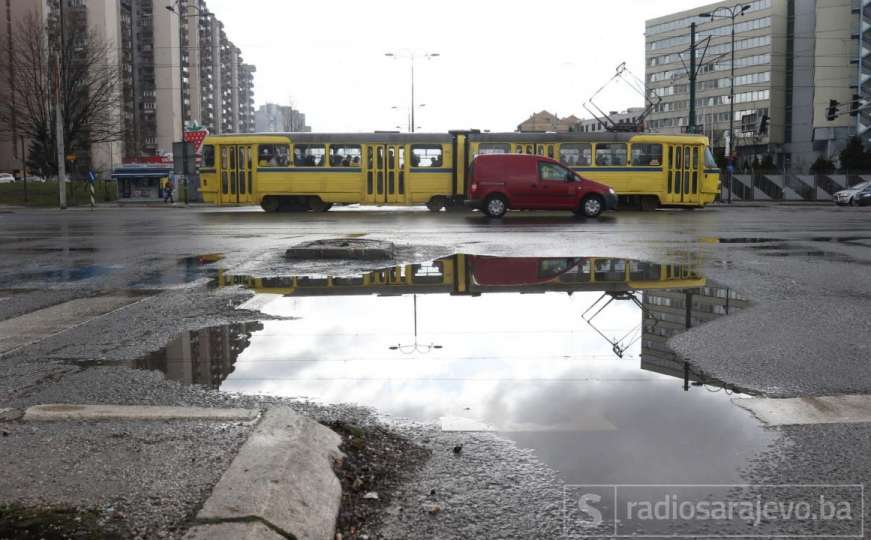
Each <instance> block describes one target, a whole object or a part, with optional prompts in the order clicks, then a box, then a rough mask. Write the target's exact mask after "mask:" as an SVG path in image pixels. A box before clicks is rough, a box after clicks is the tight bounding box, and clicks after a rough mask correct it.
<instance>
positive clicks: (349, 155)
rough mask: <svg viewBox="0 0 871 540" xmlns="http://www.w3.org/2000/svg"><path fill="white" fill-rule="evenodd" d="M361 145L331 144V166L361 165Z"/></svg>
mask: <svg viewBox="0 0 871 540" xmlns="http://www.w3.org/2000/svg"><path fill="white" fill-rule="evenodd" d="M362 155H363V154H362V153H361V152H360V145H357V144H349V145H336V144H333V145H330V167H359V166H360V156H362Z"/></svg>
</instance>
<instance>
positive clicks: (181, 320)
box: [0, 206, 871, 538]
mask: <svg viewBox="0 0 871 540" xmlns="http://www.w3.org/2000/svg"><path fill="white" fill-rule="evenodd" d="M0 225H2V226H0V320H4V319H11V318H14V317H17V316H19V315H22V314H25V313H30V312H32V311H34V310H36V309H40V308H42V307H46V306H51V305H55V304H58V303H61V302H65V301H67V300H70V299H73V298H80V297H89V296H93V295H99V294H106V293H112V294H116V295H125V294H129V295H144V299H143V300H142V301H140V302H137V303H135V304H134V305H132V306H131V307H129V308H127V309H124V310H122V311H120V312H119V313H118V314H116V315H113V316H111V317H104V318H101V319H100V320H97V321H93V322H91V323H88V324H85V325H83V326H81V327H78V328H73V329H71V330H68V331H66V332H63V333H61V334H59V335H56V336H52V337H50V338H48V339H45V340H43V341H41V342H40V343H37V344H35V345H31V346H28V347H25V348H23V349H21V350H18V351H15V352H14V353H12V354H7V355H5V356H0V367H2V372H3V373H4V375H3V376H2V377H0V407H8V406H11V407H24V406H27V405H29V404H35V403H46V402H64V401H65V402H106V403H160V404H164V403H166V404H203V405H212V404H226V403H228V402H230V403H236V402H244V403H247V404H250V403H251V399H250V398H245V397H242V398H238V397H233V396H227V395H222V394H215V393H213V392H202V391H199V390H197V389H195V388H187V387H183V386H180V385H176V384H174V383H164V382H162V381H161V379H160V377H157V376H153V375H151V374H146V373H142V372H129V371H128V370H123V369H120V368H114V367H111V366H113V365H115V364H118V363H123V362H129V361H132V360H134V359H136V358H138V357H141V356H142V355H144V354H146V353H148V352H151V351H154V350H156V349H158V348H159V347H161V346H163V345H165V344H166V343H167V342H169V341H170V340H171V339H172V338H173V336H175V335H176V334H178V333H180V332H181V331H182V330H186V329H192V328H199V327H204V326H211V325H215V324H222V323H226V322H233V321H247V320H255V319H261V320H262V319H263V318H264V317H263V316H262V315H259V314H257V313H254V312H247V311H239V310H236V309H234V307H235V306H236V305H238V304H239V303H240V302H242V301H243V300H245V299H247V298H248V297H249V296H250V293H248V292H246V291H243V290H237V289H233V288H229V289H217V290H214V289H210V288H209V287H208V286H207V284H208V282H209V278H210V276H211V274H210V273H209V272H208V271H205V270H202V269H201V268H200V267H199V266H197V265H191V264H189V263H187V262H186V261H187V260H189V259H187V258H189V257H192V256H201V255H206V254H215V253H221V254H223V256H224V258H223V259H222V260H220V261H219V262H218V263H216V266H217V267H220V268H223V269H226V270H229V271H232V272H234V273H236V274H243V275H248V276H274V275H290V274H293V275H299V274H315V275H320V274H327V273H329V274H330V275H341V274H346V275H353V274H355V273H359V272H360V271H363V270H369V269H375V268H378V267H381V266H384V264H383V263H344V264H342V265H336V264H333V263H325V262H292V263H291V262H288V261H286V260H285V259H284V258H283V257H282V253H283V250H284V249H285V248H286V247H288V246H289V245H291V244H293V243H297V242H302V241H308V240H315V239H321V238H335V237H347V236H354V237H364V238H372V239H381V240H390V241H393V242H395V243H396V244H397V246H398V248H399V250H398V259H399V260H398V261H397V262H424V261H429V260H432V259H435V258H438V257H442V256H447V255H451V254H453V253H458V252H462V253H469V254H483V255H500V256H539V257H593V256H596V257H620V258H632V259H639V260H646V261H655V262H663V263H665V262H685V261H690V260H691V261H693V262H695V263H697V264H699V265H700V267H701V269H702V271H703V273H704V274H705V276H706V277H707V278H708V279H711V280H715V281H716V282H717V283H720V284H723V285H726V286H729V287H733V288H735V289H736V290H738V291H740V292H741V294H742V295H744V296H746V297H748V298H750V299H751V300H752V302H753V303H754V307H752V308H751V309H748V310H745V311H742V312H741V313H739V314H737V315H733V316H730V317H727V318H724V319H722V320H718V321H715V322H713V323H710V324H708V325H703V326H701V327H698V328H695V329H693V330H691V331H689V332H686V333H684V334H681V335H680V336H677V337H676V338H674V339H673V340H672V341H671V345H672V347H673V348H674V349H675V350H676V351H677V352H678V353H680V354H681V356H683V357H684V358H687V359H689V360H690V361H691V362H692V363H693V365H694V366H695V367H696V368H697V369H700V370H703V371H704V372H705V373H706V374H709V375H710V376H712V377H715V378H717V379H720V380H723V381H726V382H728V383H730V384H733V385H735V386H737V387H740V388H743V389H746V390H748V391H751V392H754V393H761V394H766V395H772V396H794V395H814V394H837V393H857V392H858V393H868V392H869V391H871V367H869V366H871V362H869V359H871V317H869V316H868V313H871V276H869V265H871V249H869V248H871V208H862V209H852V208H834V207H829V206H771V207H732V208H726V207H717V208H708V209H705V210H699V211H692V212H690V211H659V212H655V213H646V214H642V213H620V214H610V215H608V216H606V217H605V218H603V219H601V220H590V221H583V220H577V219H575V218H574V217H570V216H568V215H562V214H532V213H522V214H515V215H510V216H509V217H507V218H506V219H505V220H503V221H501V222H495V221H488V220H485V219H482V218H480V217H478V216H477V215H468V214H446V213H442V214H438V215H433V214H430V213H428V212H425V211H417V210H371V211H361V210H359V209H353V208H349V209H334V210H333V211H330V212H329V213H326V214H300V215H273V214H265V213H263V212H260V211H259V210H249V209H213V208H204V207H192V208H188V209H185V208H179V207H175V208H99V209H97V210H96V211H93V212H92V211H88V210H79V209H75V210H69V211H66V212H58V211H55V210H20V209H13V210H10V211H8V212H6V211H3V213H0ZM209 268H213V267H209ZM104 366H109V367H104ZM234 400H236V401H234ZM295 406H297V407H299V408H300V409H302V410H304V411H307V412H310V413H311V414H313V415H314V416H316V417H320V418H331V417H335V416H339V417H342V416H343V415H345V416H355V417H359V418H368V416H367V414H366V413H365V412H363V411H360V410H358V409H356V408H353V407H337V408H335V409H330V408H321V407H313V408H311V407H309V406H303V405H298V404H297V405H295ZM361 421H362V420H361ZM228 429H231V430H232V429H234V428H231V427H228ZM78 431H79V430H78V429H77V430H74V432H73V433H70V434H66V435H65V434H62V433H57V434H52V436H53V437H56V438H57V440H64V441H65V442H64V444H68V443H69V442H70V441H74V440H75V439H76V437H82V435H81V434H80V433H79V432H78ZM97 431H99V430H97ZM768 432H769V433H770V435H769V436H770V437H772V440H773V442H772V443H771V449H770V450H766V451H762V452H760V454H759V455H758V456H757V457H755V458H754V459H753V460H751V461H750V462H748V464H747V465H746V467H743V468H742V469H741V470H739V471H737V472H736V473H735V474H736V475H738V476H740V477H741V478H743V479H744V480H745V481H747V482H766V483H785V482H792V481H801V482H806V483H808V482H817V483H819V482H829V481H838V482H850V483H863V482H865V481H866V480H868V479H871V458H869V457H868V455H869V452H868V447H869V445H871V429H869V428H868V427H866V426H864V425H856V426H841V427H831V426H828V427H817V426H805V427H802V428H790V429H780V430H768ZM194 433H196V434H197V435H195V437H202V438H203V440H206V439H205V438H207V437H209V435H208V434H207V433H204V432H203V430H194ZM232 433H235V431H232ZM409 433H410V436H411V437H412V438H417V439H418V440H419V441H426V442H423V443H422V444H425V445H428V446H430V447H432V448H433V449H434V450H435V451H436V452H437V456H438V457H436V458H434V459H433V461H432V463H431V464H429V465H427V468H426V469H425V470H424V471H423V473H422V475H423V478H426V479H428V481H429V483H422V484H421V485H419V486H409V488H408V489H407V490H406V492H405V493H403V494H402V498H403V499H404V500H405V501H406V504H405V509H406V511H405V512H403V511H400V510H398V509H397V508H400V507H402V506H403V505H402V504H401V503H397V504H396V505H394V506H395V508H394V509H393V511H392V512H391V513H390V515H389V516H388V517H387V519H386V522H385V525H384V528H383V531H384V534H386V535H387V536H388V537H396V536H397V535H398V534H399V533H398V531H401V530H416V531H422V532H423V531H425V534H424V537H433V538H435V537H440V538H451V537H454V538H461V537H471V536H475V535H480V534H482V532H483V531H500V532H499V534H497V535H496V536H499V537H512V536H525V537H541V538H551V537H554V536H556V535H558V534H559V533H558V531H559V530H560V528H561V523H560V519H561V515H560V508H561V505H562V500H561V486H560V485H559V480H558V479H556V478H555V477H554V476H553V473H552V472H550V471H548V470H547V467H544V466H543V465H541V464H540V463H537V462H534V461H535V460H534V459H533V458H532V457H531V456H529V454H528V451H526V450H524V449H523V445H522V440H521V443H520V446H516V445H515V443H510V444H509V443H506V442H505V441H504V440H501V439H500V438H498V437H496V436H491V435H487V434H481V435H475V434H442V433H438V432H434V431H433V430H431V429H430V428H426V429H424V428H420V429H419V430H415V429H412V428H409ZM37 435H38V434H37ZM28 436H29V437H33V436H34V435H33V434H31V435H28ZM88 436H89V437H94V436H96V437H98V436H99V435H94V434H93V433H91V434H89V435H88ZM104 436H106V437H110V436H111V434H108V433H107V434H104ZM213 437H214V436H213ZM65 438H66V439H65ZM169 439H170V440H168V441H165V442H164V443H163V444H166V445H168V446H169V447H170V448H172V447H173V446H174V447H175V450H168V452H170V453H172V452H173V451H177V452H179V455H181V456H183V458H180V459H187V456H188V455H190V454H192V453H195V448H194V446H195V445H192V444H191V442H190V441H191V439H190V438H189V437H186V436H185V437H181V438H180V439H179V441H180V442H178V443H177V444H176V443H174V442H173V441H172V440H171V437H170V438H169ZM521 439H522V438H521ZM691 439H692V434H689V435H688V441H691ZM27 440H28V439H21V440H19V441H18V443H16V444H17V445H19V446H16V447H17V448H20V445H22V444H24V445H25V446H26V444H27ZM463 440H466V441H467V442H466V446H467V448H475V447H477V448H479V449H480V451H481V452H482V453H483V455H474V454H472V453H470V456H474V458H470V459H468V460H466V461H460V460H456V459H453V458H451V457H445V458H443V457H441V456H442V454H445V453H446V452H447V449H448V448H450V447H451V446H452V445H453V444H454V443H455V442H457V441H463ZM832 440H835V441H840V442H839V443H837V444H827V441H832ZM213 443H214V444H215V447H216V448H224V449H225V452H224V453H221V451H216V452H215V455H214V456H213V457H211V458H210V459H213V460H215V461H216V462H223V461H222V460H226V458H227V456H228V455H230V453H232V451H233V449H234V448H235V445H236V444H237V441H236V439H235V438H227V437H225V436H224V435H219V436H216V437H214V440H213ZM785 449H786V450H785ZM795 449H800V450H801V452H800V456H801V458H800V459H785V458H784V456H785V455H786V456H796V455H798V454H797V451H796V450H795ZM470 452H471V451H470ZM494 463H495V464H497V465H494ZM512 463H516V464H523V466H522V467H520V469H521V470H520V472H519V473H517V474H514V473H512V467H511V464H512ZM831 463H838V464H843V465H842V466H839V467H838V469H837V474H835V473H834V472H832V471H833V469H832V466H831ZM52 467H58V468H59V469H61V468H62V467H63V463H58V464H55V465H52ZM50 468H51V467H49V469H50ZM50 472H51V470H49V471H47V473H46V474H49V473H50ZM151 474H157V473H156V472H152V473H151ZM161 474H163V475H165V474H166V473H165V472H164V473H161ZM186 474H187V476H186V477H185V479H184V481H185V482H188V484H189V485H191V486H197V489H198V490H199V491H197V492H196V493H195V494H194V493H188V494H187V495H185V494H183V493H182V492H183V491H184V490H183V489H175V490H174V491H172V492H171V493H170V494H168V495H167V496H166V500H165V501H163V502H162V504H167V505H168V504H175V503H177V502H178V501H182V507H191V506H192V505H195V504H196V501H197V500H199V499H198V498H201V497H202V493H201V491H202V486H203V485H205V484H208V483H209V482H210V481H213V480H214V479H213V476H214V472H213V471H212V472H209V471H207V470H205V469H203V470H199V469H196V468H194V469H193V470H191V471H188V472H187V473H186ZM654 477H656V476H655V475H654ZM656 478H657V481H668V479H667V478H662V477H656ZM621 481H625V482H631V479H627V478H625V477H621ZM21 482H22V484H20V485H26V481H25V480H21ZM500 482H501V483H504V484H505V485H510V486H513V487H512V488H511V489H507V488H506V489H504V490H501V491H500V492H499V496H498V497H496V496H495V495H494V493H493V492H492V489H493V486H494V485H499V483H500ZM524 485H526V486H528V489H524V488H523V487H522V486H524ZM432 486H437V487H438V490H437V491H438V493H448V494H454V495H453V496H452V498H451V500H450V501H449V502H448V503H445V502H443V503H442V504H443V506H445V507H446V508H450V509H451V511H450V512H444V513H443V515H442V516H440V518H439V521H438V522H433V521H432V516H431V515H428V514H427V513H425V512H423V513H421V512H412V513H409V512H407V509H408V507H411V508H413V509H416V510H419V506H420V505H421V504H423V503H425V502H427V501H428V499H427V494H428V493H429V492H430V489H435V487H432ZM155 489H157V490H159V486H158V487H155ZM49 491H50V489H49ZM62 495H63V494H62ZM186 497H187V498H186ZM50 498H51V497H49V499H50ZM85 499H87V498H85ZM92 499H93V500H97V501H98V502H99V503H100V504H108V503H106V502H105V501H103V500H101V499H99V498H98V497H95V498H92ZM58 500H61V501H63V500H66V499H64V498H63V496H59V497H58ZM132 500H133V501H137V499H136V498H135V497H134V498H132ZM530 500H535V501H536V503H533V504H530V503H529V501H530ZM471 503H474V504H471ZM160 509H161V506H160V505H155V506H154V508H153V513H154V515H155V516H156V515H157V514H158V513H159V512H160ZM137 525H141V526H142V527H143V530H149V531H153V530H157V529H160V527H162V526H165V520H162V519H161V520H157V519H151V518H149V515H148V512H144V513H143V516H142V518H141V523H137ZM149 527H152V528H149ZM512 531H513V533H514V534H512ZM712 532H713V531H712Z"/></svg>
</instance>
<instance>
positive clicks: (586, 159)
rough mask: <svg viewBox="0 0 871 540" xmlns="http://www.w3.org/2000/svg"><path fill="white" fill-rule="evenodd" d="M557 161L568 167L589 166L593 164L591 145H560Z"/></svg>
mask: <svg viewBox="0 0 871 540" xmlns="http://www.w3.org/2000/svg"><path fill="white" fill-rule="evenodd" d="M559 160H560V161H562V162H563V163H565V164H566V165H569V166H570V167H573V166H578V165H580V166H584V165H591V164H592V162H593V149H592V145H591V144H590V143H578V144H561V145H560V147H559Z"/></svg>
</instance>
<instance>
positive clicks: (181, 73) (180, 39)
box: [165, 0, 200, 206]
mask: <svg viewBox="0 0 871 540" xmlns="http://www.w3.org/2000/svg"><path fill="white" fill-rule="evenodd" d="M181 3H182V0H175V5H174V6H165V7H166V10H167V11H169V12H170V13H175V15H176V16H177V17H178V92H179V104H180V105H181V108H180V109H179V111H178V113H179V115H178V116H179V120H180V121H181V122H180V123H181V148H182V154H181V159H182V161H181V162H182V167H183V168H182V170H183V171H184V170H186V169H187V161H188V156H187V151H188V147H187V144H186V143H185V140H184V59H183V57H184V45H183V43H182V42H183V41H184V28H183V27H182V22H183V20H184V18H186V17H199V16H200V8H199V6H193V5H188V4H185V6H184V7H185V9H192V10H193V11H195V12H196V13H195V14H193V15H188V14H186V13H182V5H181ZM181 176H182V181H183V182H184V205H185V206H187V205H188V203H189V202H190V198H189V196H188V193H189V192H190V187H189V186H188V175H187V174H184V173H183V174H182V175H181Z"/></svg>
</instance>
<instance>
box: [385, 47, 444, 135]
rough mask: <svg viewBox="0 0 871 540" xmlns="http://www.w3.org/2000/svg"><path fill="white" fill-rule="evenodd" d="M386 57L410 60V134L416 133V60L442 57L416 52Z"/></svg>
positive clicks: (390, 54) (386, 54)
mask: <svg viewBox="0 0 871 540" xmlns="http://www.w3.org/2000/svg"><path fill="white" fill-rule="evenodd" d="M384 56H389V57H391V58H393V59H394V60H395V59H398V58H403V59H407V60H409V62H410V63H411V125H410V126H409V128H410V129H409V132H411V133H414V127H415V124H414V60H415V59H416V58H426V59H427V60H429V59H430V58H435V57H437V56H441V55H440V54H439V53H425V54H418V53H415V52H403V53H384Z"/></svg>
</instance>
